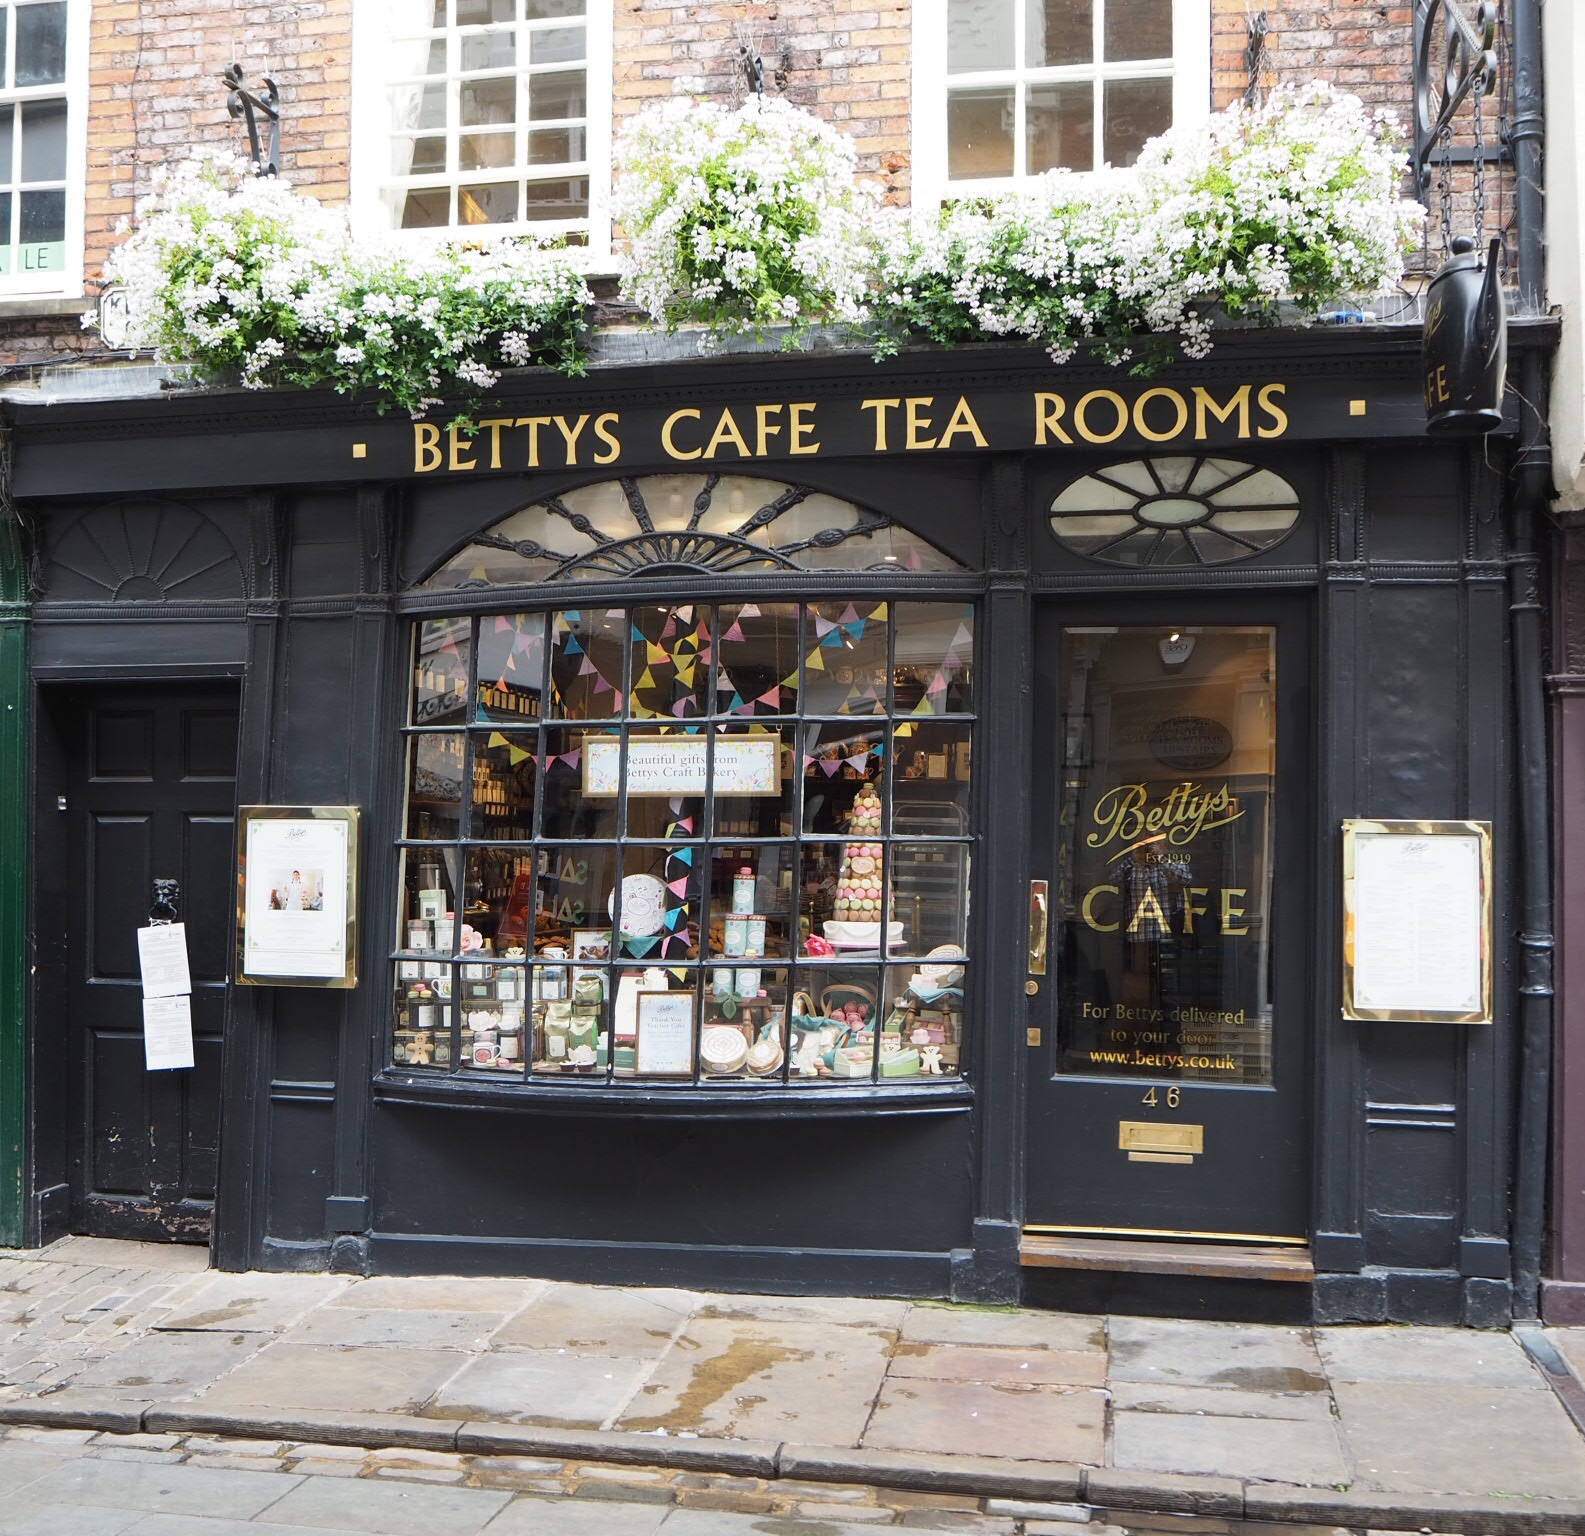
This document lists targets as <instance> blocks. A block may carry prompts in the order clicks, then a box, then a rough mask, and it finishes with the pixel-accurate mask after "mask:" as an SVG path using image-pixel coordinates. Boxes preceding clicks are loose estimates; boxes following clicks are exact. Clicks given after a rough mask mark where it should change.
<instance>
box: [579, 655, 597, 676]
mask: <svg viewBox="0 0 1585 1536" xmlns="http://www.w3.org/2000/svg"><path fill="white" fill-rule="evenodd" d="M596 670H597V668H596V667H595V664H594V663H593V662H592V661H591V660H590V659H589V658H588V657H587V656H585V657H584V658H583V662H582V664H581V665H580V666H579V668H578V676H579V677H587V676H588V675H589V674H590V673H591V672H594V671H596Z"/></svg>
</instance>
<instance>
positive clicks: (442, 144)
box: [381, 0, 604, 243]
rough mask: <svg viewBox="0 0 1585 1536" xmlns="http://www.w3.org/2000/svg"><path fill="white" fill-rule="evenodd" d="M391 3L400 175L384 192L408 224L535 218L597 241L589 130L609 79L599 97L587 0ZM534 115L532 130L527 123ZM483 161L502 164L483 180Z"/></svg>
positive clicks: (394, 151)
mask: <svg viewBox="0 0 1585 1536" xmlns="http://www.w3.org/2000/svg"><path fill="white" fill-rule="evenodd" d="M381 9H382V17H383V19H384V21H385V24H386V26H387V27H388V29H389V38H388V46H387V47H386V48H385V49H384V50H383V51H382V57H383V59H384V60H385V61H386V67H387V68H389V69H390V71H391V77H390V78H389V79H388V81H387V82H386V85H387V92H388V98H389V101H390V118H389V124H390V132H391V156H390V161H391V175H390V176H389V177H388V178H387V180H386V183H385V186H384V188H383V191H382V197H383V201H384V202H385V204H386V206H387V207H388V208H389V210H390V211H391V216H392V218H393V221H395V222H399V223H400V224H401V225H402V226H403V227H404V228H409V229H417V228H440V227H447V226H451V227H470V226H480V225H490V226H513V225H519V226H523V225H528V224H532V225H534V226H535V228H536V230H537V231H543V232H546V233H555V232H556V231H557V230H558V229H559V230H560V231H562V232H564V233H565V234H566V235H567V236H568V237H569V238H570V239H573V240H577V241H580V242H583V243H587V242H588V240H589V238H590V236H591V234H594V233H596V232H594V231H592V230H591V228H590V203H591V199H590V177H589V174H588V172H589V170H590V166H589V164H588V153H589V140H588V131H587V130H588V127H589V124H590V122H591V113H592V112H595V111H598V110H599V97H600V96H601V95H603V92H604V87H603V86H602V87H601V88H600V91H599V92H598V93H597V97H596V100H595V101H594V102H591V99H590V94H591V93H590V81H589V76H588V71H587V69H586V67H585V63H584V61H585V59H586V58H587V56H588V51H589V38H588V34H587V29H586V28H585V27H584V26H583V25H582V24H581V22H580V21H579V18H580V17H581V16H582V15H583V10H584V7H583V5H582V3H581V0H528V3H526V4H522V5H519V4H514V3H513V0H458V3H457V4H455V5H453V6H451V7H450V8H449V11H448V7H447V6H446V5H445V4H438V5H436V6H435V7H434V8H433V11H432V12H431V13H430V14H429V16H428V18H427V25H425V24H424V18H422V17H420V18H416V20H417V23H418V24H417V25H416V26H415V25H414V20H415V18H413V17H412V16H411V9H410V8H407V7H400V6H387V7H384V8H381ZM525 119H528V120H531V121H532V122H533V123H534V124H535V125H536V129H535V131H534V132H531V133H527V134H525V133H523V132H522V125H523V123H524V120H525ZM514 128H515V129H516V130H517V131H515V132H514V131H513V130H514ZM448 130H449V131H448ZM542 168H554V169H559V170H561V171H562V172H563V174H562V175H560V176H554V175H552V176H550V177H547V176H546V175H545V174H544V170H543V169H542ZM481 171H489V172H493V173H495V174H493V175H492V176H491V177H490V178H489V180H487V181H483V180H480V179H479V178H478V173H479V172H481ZM568 171H571V172H574V173H582V174H574V175H572V176H570V177H569V176H568V175H566V174H565V173H566V172H568ZM598 238H599V239H600V240H602V241H603V239H604V233H603V232H599V234H598Z"/></svg>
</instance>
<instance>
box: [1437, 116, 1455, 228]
mask: <svg viewBox="0 0 1585 1536" xmlns="http://www.w3.org/2000/svg"><path fill="white" fill-rule="evenodd" d="M1436 142H1437V154H1438V159H1439V164H1438V166H1437V175H1436V185H1437V212H1438V214H1439V216H1440V218H1441V221H1442V250H1443V251H1444V252H1447V251H1450V250H1452V248H1453V125H1452V124H1451V123H1444V124H1443V125H1442V131H1441V132H1440V133H1439V134H1437V136H1436Z"/></svg>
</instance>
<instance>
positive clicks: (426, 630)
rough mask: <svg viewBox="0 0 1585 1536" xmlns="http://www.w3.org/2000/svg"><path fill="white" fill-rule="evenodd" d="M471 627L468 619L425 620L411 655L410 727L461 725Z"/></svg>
mask: <svg viewBox="0 0 1585 1536" xmlns="http://www.w3.org/2000/svg"><path fill="white" fill-rule="evenodd" d="M472 655H473V626H472V623H471V621H469V620H468V619H425V620H424V622H423V623H422V624H420V625H419V626H418V638H417V650H416V651H415V652H414V655H413V707H412V715H411V719H412V723H413V724H414V725H443V724H445V723H447V722H448V721H457V722H459V723H460V722H461V721H462V719H463V718H464V715H465V712H466V709H467V701H468V669H469V666H470V664H471V661H472Z"/></svg>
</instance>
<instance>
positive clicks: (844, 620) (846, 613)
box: [837, 603, 859, 624]
mask: <svg viewBox="0 0 1585 1536" xmlns="http://www.w3.org/2000/svg"><path fill="white" fill-rule="evenodd" d="M858 621H859V611H858V609H857V608H855V607H854V606H853V604H852V603H849V604H848V605H847V607H846V608H845V609H843V610H842V617H841V618H840V619H838V620H837V623H839V624H857V623H858Z"/></svg>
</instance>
